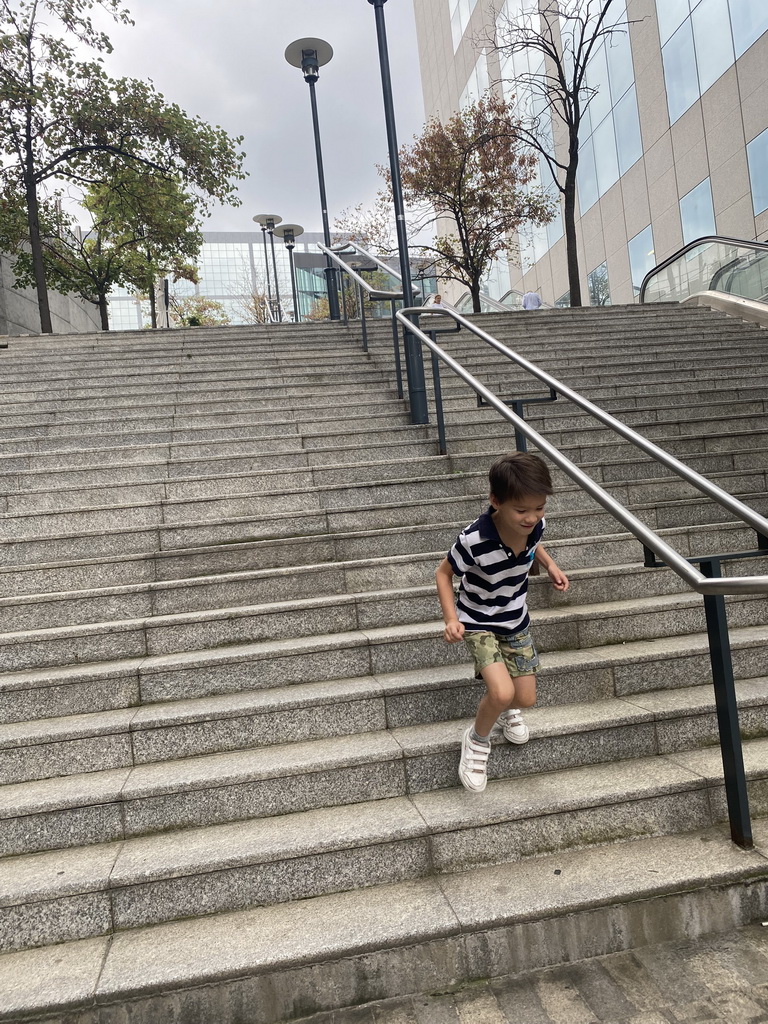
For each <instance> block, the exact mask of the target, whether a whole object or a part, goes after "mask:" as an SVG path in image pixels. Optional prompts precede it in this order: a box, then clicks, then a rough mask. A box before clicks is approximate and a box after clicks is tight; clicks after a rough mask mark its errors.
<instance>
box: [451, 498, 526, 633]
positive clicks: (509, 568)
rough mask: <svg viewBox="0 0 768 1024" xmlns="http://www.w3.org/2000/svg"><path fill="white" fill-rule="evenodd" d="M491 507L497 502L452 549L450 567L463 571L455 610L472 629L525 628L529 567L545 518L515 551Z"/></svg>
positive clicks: (500, 630) (507, 630)
mask: <svg viewBox="0 0 768 1024" xmlns="http://www.w3.org/2000/svg"><path fill="white" fill-rule="evenodd" d="M492 512H493V506H491V507H489V509H488V511H487V512H484V513H483V514H482V515H481V516H480V518H479V519H476V520H475V521H474V523H470V525H469V526H467V527H466V529H464V530H462V531H461V533H460V534H459V536H458V537H457V538H456V543H455V544H454V545H453V547H452V548H451V550H450V551H449V552H448V561H449V562H450V564H451V568H452V569H453V571H454V573H455V574H456V575H457V576H461V586H460V587H459V595H458V598H457V601H456V612H457V614H458V618H459V622H462V623H464V625H465V626H466V627H467V628H468V629H470V630H472V629H482V630H489V631H490V632H491V633H502V634H505V633H520V632H522V630H524V629H527V628H528V625H529V623H530V619H529V617H528V606H527V604H526V600H525V597H526V594H527V593H528V572H529V570H530V568H531V564H532V563H533V556H534V554H535V553H536V548H537V547H538V544H539V542H540V540H541V538H542V535H543V533H544V526H545V522H546V521H545V520H544V519H542V520H541V521H540V522H539V523H537V524H536V526H535V527H534V528H533V530H531V532H530V533H529V535H528V540H527V541H526V546H525V549H524V550H523V551H522V552H521V553H520V555H515V553H514V551H512V550H511V549H510V548H508V547H506V546H505V544H504V542H503V541H502V539H501V537H500V536H499V531H498V530H497V529H496V524H495V523H494V521H493V519H492V518H491V514H492Z"/></svg>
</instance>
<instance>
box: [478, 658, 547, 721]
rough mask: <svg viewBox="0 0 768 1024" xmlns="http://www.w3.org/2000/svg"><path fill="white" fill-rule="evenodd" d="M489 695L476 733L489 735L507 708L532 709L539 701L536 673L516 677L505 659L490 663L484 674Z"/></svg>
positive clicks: (484, 696) (482, 706) (485, 696)
mask: <svg viewBox="0 0 768 1024" xmlns="http://www.w3.org/2000/svg"><path fill="white" fill-rule="evenodd" d="M481 675H482V677H483V682H484V683H485V694H484V695H483V699H482V700H481V701H480V704H479V705H478V708H477V716H476V718H475V732H476V733H477V735H478V736H488V735H489V733H490V732H491V730H492V729H493V727H494V725H495V724H496V720H497V719H498V717H499V715H500V714H501V713H502V712H503V711H506V710H507V708H530V707H532V706H533V705H534V704H535V703H536V676H534V675H530V676H515V678H514V679H512V677H511V676H510V674H509V672H508V671H507V666H506V665H504V664H503V663H502V662H500V661H497V662H494V663H493V665H488V666H487V667H486V668H484V669H483V670H482V673H481Z"/></svg>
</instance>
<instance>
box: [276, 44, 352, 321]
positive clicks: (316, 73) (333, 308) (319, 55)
mask: <svg viewBox="0 0 768 1024" xmlns="http://www.w3.org/2000/svg"><path fill="white" fill-rule="evenodd" d="M332 56H333V47H332V46H331V44H330V43H326V42H325V40H323V39H297V40H295V42H293V43H291V44H290V46H287V47H286V50H285V59H286V60H287V61H288V63H289V64H291V65H292V66H293V67H295V68H301V70H302V73H303V75H304V81H305V82H306V83H307V85H308V86H309V100H310V104H311V106H312V128H313V130H314V133H315V157H316V159H317V180H318V184H319V186H320V207H321V210H322V215H323V241H324V242H325V244H326V246H330V244H331V231H330V227H329V225H328V200H327V198H326V195H325V174H324V172H323V152H322V149H321V147H320V128H319V125H318V122H317V97H316V96H315V83H316V82H317V80H318V78H319V77H320V68H321V67H322V66H323V65H324V64H327V63H328V61H329V60H330V59H331V57H332ZM325 280H326V286H327V288H328V313H329V316H330V318H331V320H338V319H339V296H338V294H337V292H336V275H335V274H334V271H333V264H332V263H331V259H330V257H329V256H326V257H325Z"/></svg>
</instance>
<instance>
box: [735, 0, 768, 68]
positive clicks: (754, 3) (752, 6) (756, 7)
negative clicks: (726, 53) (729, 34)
mask: <svg viewBox="0 0 768 1024" xmlns="http://www.w3.org/2000/svg"><path fill="white" fill-rule="evenodd" d="M730 8H731V26H732V28H733V45H734V48H735V50H736V56H737V57H740V56H741V55H742V53H744V51H745V50H748V49H749V47H750V46H751V45H752V43H754V42H755V40H757V39H759V38H760V36H761V35H762V34H763V32H768V3H766V0H730Z"/></svg>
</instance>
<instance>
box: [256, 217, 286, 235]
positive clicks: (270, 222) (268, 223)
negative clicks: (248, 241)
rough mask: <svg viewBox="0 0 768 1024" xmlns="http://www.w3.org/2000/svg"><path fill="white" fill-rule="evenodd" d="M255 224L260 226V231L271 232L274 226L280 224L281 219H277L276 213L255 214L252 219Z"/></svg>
mask: <svg viewBox="0 0 768 1024" xmlns="http://www.w3.org/2000/svg"><path fill="white" fill-rule="evenodd" d="M253 219H254V220H255V221H256V223H257V224H261V229H262V231H269V232H272V231H274V230H275V225H276V224H280V222H281V221H282V219H283V218H282V217H278V216H277V214H276V213H257V214H256V216H255V217H254V218H253Z"/></svg>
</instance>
